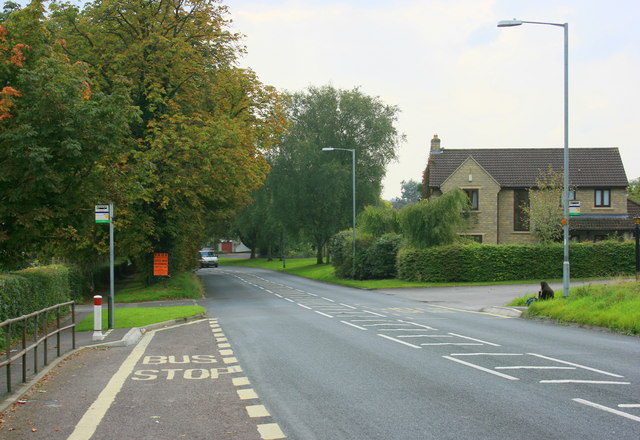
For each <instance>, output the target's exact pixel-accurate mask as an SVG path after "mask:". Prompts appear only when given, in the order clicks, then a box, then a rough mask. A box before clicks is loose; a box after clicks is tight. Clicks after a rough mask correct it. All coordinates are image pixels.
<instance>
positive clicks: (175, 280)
mask: <svg viewBox="0 0 640 440" xmlns="http://www.w3.org/2000/svg"><path fill="white" fill-rule="evenodd" d="M203 291H204V290H203V287H202V283H201V282H200V279H199V278H198V277H197V276H196V275H195V274H193V273H191V272H182V273H179V274H177V275H175V276H173V277H171V278H169V279H167V280H166V282H165V281H162V282H159V283H157V284H153V285H151V286H145V285H144V282H143V281H142V280H137V279H135V280H132V281H129V282H127V283H126V284H125V285H124V287H122V288H120V289H116V296H115V302H117V303H132V302H144V301H160V300H169V299H191V298H195V299H197V298H202V293H203Z"/></svg>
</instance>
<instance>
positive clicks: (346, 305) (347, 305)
mask: <svg viewBox="0 0 640 440" xmlns="http://www.w3.org/2000/svg"><path fill="white" fill-rule="evenodd" d="M340 305H341V306H345V307H349V308H350V309H355V308H356V307H353V306H350V305H349V304H344V303H340Z"/></svg>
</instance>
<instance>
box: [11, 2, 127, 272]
mask: <svg viewBox="0 0 640 440" xmlns="http://www.w3.org/2000/svg"><path fill="white" fill-rule="evenodd" d="M5 11H6V13H5V15H4V17H3V21H2V23H1V24H0V57H1V58H2V60H1V61H2V62H0V66H1V67H0V84H1V85H2V87H3V88H2V91H1V92H0V182H1V185H0V244H1V246H2V248H1V251H0V265H2V266H4V267H15V266H16V265H20V263H21V261H23V260H25V259H27V258H31V257H32V256H33V254H34V253H36V252H37V253H39V254H40V256H42V255H43V254H44V255H46V254H49V255H59V256H68V255H74V256H75V257H76V259H77V261H81V262H85V261H87V260H91V259H95V258H96V256H97V254H98V253H99V251H100V250H101V249H104V248H105V246H104V245H105V242H104V240H102V241H101V239H104V238H105V234H103V233H102V231H101V230H100V229H98V228H96V225H95V224H94V223H93V213H92V212H91V211H92V208H93V205H94V204H96V203H101V202H103V201H104V200H108V199H107V198H106V197H105V196H106V195H107V194H108V193H107V189H106V188H107V183H106V182H108V181H109V180H110V179H111V177H112V176H113V171H114V169H113V166H112V165H111V164H112V163H114V161H115V157H116V156H117V155H118V154H119V153H120V152H122V149H123V147H124V145H125V140H126V139H127V138H128V136H129V131H128V130H129V123H131V122H133V121H135V119H136V111H135V109H134V108H133V106H131V103H130V100H129V97H128V94H127V93H126V89H125V87H124V86H123V85H122V83H120V82H117V83H114V86H113V88H112V90H111V92H110V93H104V92H101V91H100V90H97V89H96V88H94V86H95V83H94V82H93V81H92V79H91V76H90V73H89V68H88V66H87V65H86V64H84V63H74V62H71V61H70V60H69V59H68V57H67V56H65V55H64V54H63V53H62V51H61V47H60V45H59V43H58V42H56V40H55V38H54V36H53V35H52V34H51V33H50V32H49V30H48V29H47V27H46V26H45V24H46V19H45V16H44V8H43V6H42V2H41V1H33V2H31V4H30V5H29V6H28V7H26V8H24V9H18V8H16V7H15V5H13V6H12V7H11V8H9V9H7V8H5Z"/></svg>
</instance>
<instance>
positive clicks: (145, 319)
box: [76, 306, 206, 332]
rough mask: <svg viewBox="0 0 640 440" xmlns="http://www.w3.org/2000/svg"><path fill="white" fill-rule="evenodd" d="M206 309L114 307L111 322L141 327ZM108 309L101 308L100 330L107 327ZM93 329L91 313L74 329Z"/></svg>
mask: <svg viewBox="0 0 640 440" xmlns="http://www.w3.org/2000/svg"><path fill="white" fill-rule="evenodd" d="M205 311H206V310H205V308H204V307H201V306H174V307H129V308H121V309H115V310H114V315H113V322H114V326H115V328H132V327H143V326H145V325H150V324H156V323H158V322H164V321H171V320H174V319H180V318H188V317H190V316H195V315H199V314H201V313H204V312H205ZM107 313H108V310H107V309H106V308H103V309H102V330H107V327H108V323H109V321H108V315H107ZM91 330H93V314H90V315H89V316H87V317H86V318H85V319H83V320H82V321H80V322H79V323H78V324H77V326H76V331H79V332H86V331H91Z"/></svg>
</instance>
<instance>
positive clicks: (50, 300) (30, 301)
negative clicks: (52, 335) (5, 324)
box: [0, 265, 84, 322]
mask: <svg viewBox="0 0 640 440" xmlns="http://www.w3.org/2000/svg"><path fill="white" fill-rule="evenodd" d="M79 272H80V271H79V270H78V269H77V268H75V267H69V266H63V265H52V266H43V267H32V268H29V269H24V270H21V271H17V272H12V273H9V274H2V275H0V322H2V321H4V320H6V319H9V318H16V317H18V316H22V315H26V314H28V313H31V312H35V311H36V310H40V309H43V308H45V307H49V306H52V305H55V304H59V303H62V302H67V301H69V300H71V299H78V298H80V297H81V293H82V292H81V290H80V289H81V288H82V285H83V284H84V283H83V282H82V277H81V275H80V274H79Z"/></svg>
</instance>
